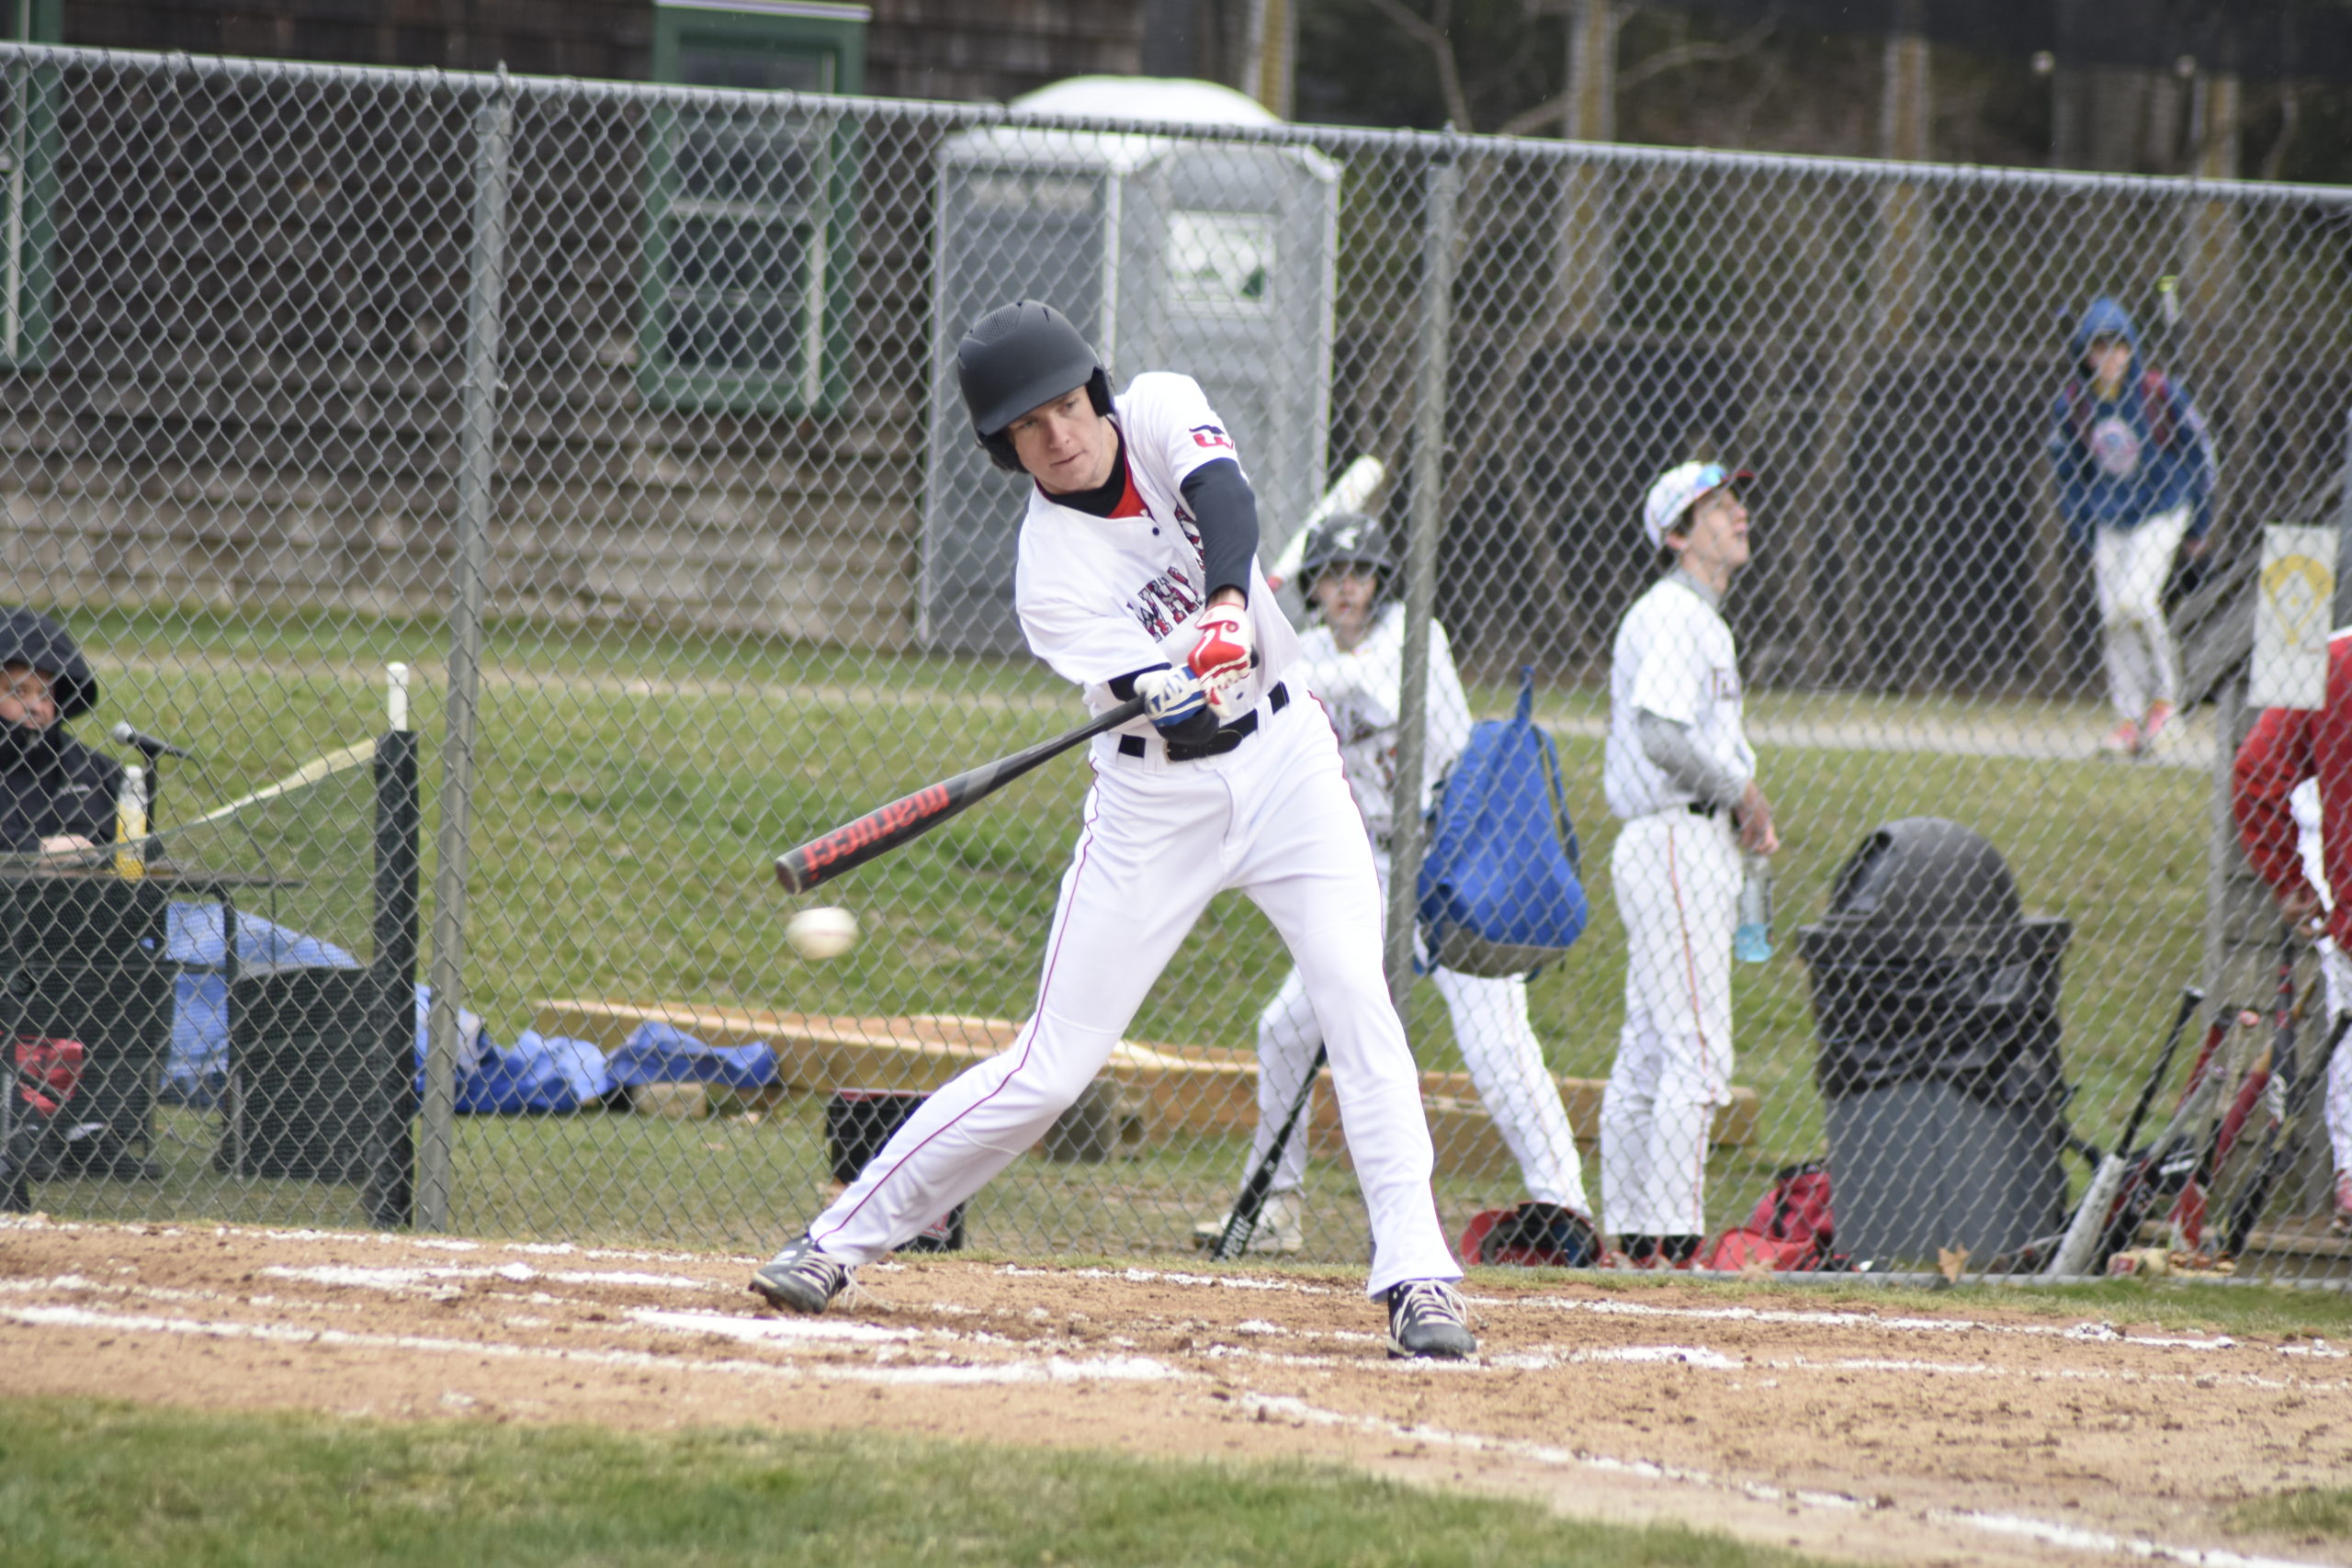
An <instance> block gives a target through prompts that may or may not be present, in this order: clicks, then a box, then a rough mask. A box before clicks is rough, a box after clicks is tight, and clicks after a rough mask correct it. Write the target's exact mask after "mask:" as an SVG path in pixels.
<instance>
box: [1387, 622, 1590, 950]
mask: <svg viewBox="0 0 2352 1568" xmlns="http://www.w3.org/2000/svg"><path fill="white" fill-rule="evenodd" d="M1534 712H1535V671H1533V670H1532V669H1527V670H1521V671H1520V672H1519V707H1518V711H1517V712H1515V713H1513V714H1512V715H1511V716H1510V717H1509V718H1490V719H1486V720H1483V721H1481V722H1480V723H1479V724H1477V725H1476V727H1474V728H1472V729H1471V731H1470V743H1469V744H1468V745H1467V746H1465V747H1464V748H1463V750H1462V756H1461V758H1460V760H1458V761H1456V762H1455V763H1454V764H1453V772H1452V773H1450V774H1448V775H1447V777H1446V781H1445V784H1444V787H1443V789H1442V791H1441V792H1440V794H1439V796H1438V800H1437V805H1436V807H1435V808H1434V810H1433V811H1432V813H1431V815H1432V816H1433V817H1434V818H1435V819H1436V820H1435V824H1434V827H1433V829H1432V830H1431V831H1430V841H1429V850H1428V852H1427V853H1426V854H1425V855H1424V856H1423V858H1422V861H1421V877H1420V884H1419V891H1420V898H1421V936H1422V940H1423V941H1424V942H1425V943H1426V944H1427V946H1428V949H1429V954H1430V962H1431V963H1432V964H1437V965H1438V966H1440V967H1442V968H1446V969H1452V970H1453V971H1455V972H1456V973H1457V974H1463V975H1487V976H1496V975H1523V974H1527V973H1529V972H1530V971H1532V970H1534V969H1538V968H1540V967H1542V966H1543V965H1544V964H1549V963H1551V962H1552V961H1553V960H1554V959H1555V958H1557V957H1559V956H1560V954H1561V953H1566V951H1567V950H1568V949H1569V948H1571V947H1573V946H1575V945H1576V940H1577V937H1579V936H1582V935H1583V934H1584V927H1585V921H1586V920H1587V919H1589V918H1590V916H1591V912H1592V911H1591V907H1590V906H1589V905H1588V904H1587V903H1586V901H1585V896H1584V884H1583V883H1582V882H1581V881H1580V880H1578V878H1577V867H1578V864H1579V863H1580V862H1581V859H1582V856H1581V852H1579V850H1578V849H1577V830H1576V827H1575V825H1574V824H1573V823H1571V822H1570V821H1569V820H1568V809H1567V804H1566V800H1565V799H1564V798H1563V796H1562V794H1561V790H1560V750H1559V748H1558V747H1557V746H1555V745H1554V744H1553V742H1552V737H1551V736H1550V735H1548V734H1546V733H1545V732H1544V731H1543V730H1541V729H1539V728H1536V727H1535V723H1534V719H1533V714H1534Z"/></svg>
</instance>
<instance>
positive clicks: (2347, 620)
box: [2335, 408, 2352, 627]
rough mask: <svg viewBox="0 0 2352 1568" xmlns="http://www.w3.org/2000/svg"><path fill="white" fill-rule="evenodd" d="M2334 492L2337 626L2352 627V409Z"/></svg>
mask: <svg viewBox="0 0 2352 1568" xmlns="http://www.w3.org/2000/svg"><path fill="white" fill-rule="evenodd" d="M2336 483H2337V485H2338V486H2339V487H2341V488H2339V489H2338V490H2337V491H2336V493H2335V625H2336V626H2338V627H2341V626H2352V408H2347V409H2346V410H2345V411H2344V467H2343V470H2342V472H2341V473H2340V474H2339V475H2338V476H2337V479H2336Z"/></svg>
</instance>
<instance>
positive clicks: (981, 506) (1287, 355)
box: [917, 76, 1340, 653]
mask: <svg viewBox="0 0 2352 1568" xmlns="http://www.w3.org/2000/svg"><path fill="white" fill-rule="evenodd" d="M1011 107H1013V108H1015V109H1020V110H1024V111H1031V112H1035V113H1042V114H1055V115H1063V116H1069V117H1070V118H1087V119H1094V120H1117V121H1128V122H1136V123H1141V124H1149V125H1161V126H1169V125H1200V126H1204V127H1210V128H1214V127H1218V126H1232V127H1250V126H1267V125H1274V124H1278V123H1279V121H1277V120H1276V119H1275V118H1274V117H1273V116H1272V114H1270V113H1268V112H1267V111H1266V110H1265V109H1264V108H1262V107H1260V106H1259V105H1258V104H1257V103H1255V102H1254V101H1252V100H1251V99H1250V98H1247V97H1244V96H1242V95H1241V94H1239V93H1237V92H1235V91H1233V90H1232V89H1231V88H1228V87H1222V86H1218V85H1216V84H1214V83H1209V82H1193V81H1181V80H1166V79H1157V78H1148V77H1147V78H1137V77H1128V76H1094V77H1078V78H1074V79H1072V80H1070V81H1067V82H1061V83H1057V84H1056V85H1053V86H1050V87H1045V88H1041V89H1039V90H1038V91H1036V92H1035V93H1031V94H1028V95H1026V96H1023V97H1020V98H1017V99H1015V100H1013V103H1012V106H1011ZM1339 188H1340V187H1339V169H1338V166H1337V165H1336V164H1333V163H1332V161H1331V160H1330V159H1329V158H1327V157H1325V156H1324V155H1323V154H1322V153H1320V152H1317V151H1316V150H1315V149H1313V148H1311V147H1303V146H1283V145H1275V144H1272V143H1270V142H1250V141H1239V140H1233V139H1230V138H1227V139H1219V138H1217V137H1216V133H1215V131H1214V130H1207V131H1204V133H1203V134H1202V136H1201V137H1199V138H1198V139H1195V138H1192V137H1184V138H1179V137H1176V136H1170V135H1165V134H1152V133H1150V132H1148V131H1119V130H1051V129H1039V128H1035V127H1026V128H1023V127H1012V126H996V127H989V128H987V129H984V130H971V131H967V132H964V133H962V134H960V135H957V136H956V137H953V138H951V139H949V140H948V141H946V142H945V143H944V145H943V147H942V148H941V151H940V179H939V210H938V223H937V228H936V234H937V242H936V243H937V246H938V249H937V253H936V254H935V257H934V265H933V275H932V276H933V307H932V345H931V346H932V356H931V363H932V393H931V427H930V442H929V445H930V452H929V457H930V464H929V482H928V484H927V485H926V486H925V489H924V496H923V536H922V582H921V585H920V592H919V599H918V604H919V616H920V618H919V622H918V626H917V636H918V638H919V639H920V641H921V642H922V646H923V647H925V648H928V649H939V650H943V651H948V652H958V653H1017V652H1020V651H1022V650H1023V647H1024V644H1023V641H1022V637H1021V630H1020V627H1019V626H1018V625H1017V624H1016V622H1015V621H1014V618H1013V613H1012V565H1013V557H1014V545H1015V540H1016V537H1017V536H1018V532H1019V527H1020V522H1021V516H1022V509H1023V506H1024V505H1025V504H1026V500H1027V498H1026V493H1025V492H1024V491H1023V489H1022V487H1021V486H1020V485H1018V484H1015V483H1013V482H1012V481H1011V480H1010V479H1008V478H1007V477H1006V476H1005V475H1004V474H1002V473H1001V472H999V471H998V470H996V469H995V468H992V467H991V466H990V464H989V459H988V455H987V454H986V453H985V452H982V451H981V450H980V448H979V446H978V444H976V443H975V442H974V441H973V439H972V427H971V421H970V418H969V416H968V415H967V413H966V412H965V410H964V401H963V398H962V396H961V394H960V393H959V392H958V391H957V389H956V373H955V367H956V341H957V340H958V339H959V338H961V337H962V336H963V335H964V333H965V331H966V329H967V328H968V327H969V326H970V325H971V324H972V322H973V321H977V320H978V319H979V317H981V316H982V315H985V314H986V313H987V312H988V311H989V310H993V309H995V308H996V307H997V306H999V305H1002V304H1006V303H1008V302H1010V301H1012V300H1014V299H1040V300H1043V301H1045V302H1046V303H1047V304H1049V305H1052V306H1055V307H1056V308H1057V309H1058V310H1061V311H1062V312H1063V313H1064V314H1066V315H1067V316H1069V319H1070V320H1071V321H1072V322H1074V323H1075V324H1076V325H1077V327H1078V329H1079V331H1080V332H1081V333H1084V334H1085V335H1086V338H1087V340H1088V341H1089V342H1090V343H1091V344H1094V347H1095V351H1096V352H1097V353H1098V354H1100V355H1102V356H1103V363H1104V364H1106V365H1107V366H1109V367H1110V370H1111V384H1112V387H1113V389H1114V391H1115V390H1118V389H1124V388H1125V385H1126V383H1127V381H1128V380H1130V379H1132V378H1134V377H1135V376H1136V375H1139V374H1141V373H1142V372H1144V371H1147V370H1178V371H1182V372H1183V373H1184V374H1186V375H1189V376H1191V377H1193V378H1194V379H1195V380H1197V381H1199V382H1200V384H1201V386H1202V388H1203V389H1204V390H1205V391H1206V392H1207V394H1208V399H1209V402H1210V405H1211V406H1212V407H1214V408H1215V409H1216V412H1217V413H1218V415H1219V416H1220V417H1221V418H1222V419H1223V420H1224V421H1225V423H1226V426H1227V429H1228V430H1229V431H1230V432H1231V433H1232V434H1233V439H1234V444H1235V446H1236V447H1237V448H1238V454H1239V457H1240V459H1241V466H1242V468H1244V469H1245V470H1246V471H1247V472H1248V473H1249V475H1250V482H1251V484H1252V486H1253V487H1254V488H1255V489H1256V491H1257V492H1258V514H1259V518H1260V522H1261V526H1262V529H1263V541H1262V543H1261V558H1262V559H1263V560H1265V561H1268V562H1272V559H1273V558H1274V554H1275V552H1276V551H1277V550H1279V549H1280V548H1281V547H1282V545H1283V542H1284V541H1285V540H1286V539H1287V537H1288V536H1289V534H1290V533H1291V531H1292V530H1293V529H1294V528H1295V525H1296V524H1297V521H1298V519H1300V518H1301V517H1303V516H1304V515H1305V514H1306V511H1307V509H1308V508H1309V507H1310V506H1312V505H1313V504H1314V502H1315V501H1316V499H1317V497H1318V496H1319V495H1320V494H1321V493H1322V490H1323V464H1324V437H1325V432H1326V430H1327V428H1328V426H1329V420H1330V394H1331V333H1332V315H1333V293H1334V284H1333V273H1334V270H1335V264H1336V258H1337V254H1338V236H1339Z"/></svg>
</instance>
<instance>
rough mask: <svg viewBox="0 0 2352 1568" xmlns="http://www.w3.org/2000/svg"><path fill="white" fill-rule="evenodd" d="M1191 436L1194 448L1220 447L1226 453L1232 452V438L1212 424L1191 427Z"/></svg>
mask: <svg viewBox="0 0 2352 1568" xmlns="http://www.w3.org/2000/svg"><path fill="white" fill-rule="evenodd" d="M1192 434H1193V446H1213V447H1221V448H1223V449H1224V450H1225V451H1227V452H1230V451H1232V450H1233V438H1232V437H1231V436H1229V435H1227V434H1226V433H1225V432H1224V431H1222V430H1220V429H1219V428H1217V427H1216V425H1214V424H1196V425H1194V426H1193V432H1192Z"/></svg>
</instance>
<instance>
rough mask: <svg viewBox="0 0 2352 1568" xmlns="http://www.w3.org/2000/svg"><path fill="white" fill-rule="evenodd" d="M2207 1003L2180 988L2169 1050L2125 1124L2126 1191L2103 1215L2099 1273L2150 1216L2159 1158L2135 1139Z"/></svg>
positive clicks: (2121, 1142) (2119, 1145) (2200, 994)
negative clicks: (2149, 1193)
mask: <svg viewBox="0 0 2352 1568" xmlns="http://www.w3.org/2000/svg"><path fill="white" fill-rule="evenodd" d="M2204 1000H2205V992H2204V991H2203V989H2202V988H2200V987H2196V986H2183V987H2181V988H2180V1011H2179V1012H2178V1013H2177V1014H2175V1015H2174V1017H2173V1021H2172V1032H2171V1033H2169V1034H2167V1035H2165V1048H2164V1049H2163V1050H2162V1051H2161V1052H2159V1053H2157V1055H2156V1066H2155V1070H2154V1072H2151V1073H2150V1074H2149V1075H2148V1081H2147V1083H2146V1084H2145V1085H2144V1086H2143V1088H2142V1089H2141V1090H2140V1099H2139V1102H2138V1103H2137V1104H2135V1105H2133V1106H2132V1107H2131V1116H2130V1117H2128V1118H2127V1119H2126V1120H2125V1121H2124V1123H2123V1135H2122V1136H2121V1137H2120V1138H2118V1139H2117V1140H2116V1141H2115V1153H2116V1156H2117V1157H2119V1158H2120V1159H2122V1160H2123V1161H2124V1162H2125V1165H2124V1171H2123V1183H2122V1189H2121V1190H2120V1191H2119V1192H2118V1193H2117V1194H2116V1195H2115V1205H2114V1207H2113V1208H2111V1209H2109V1211H2108V1213H2105V1214H2104V1215H2102V1216H2100V1217H2101V1219H2102V1220H2103V1221H2104V1222H2105V1224H2106V1229H2105V1230H2104V1231H2103V1232H2102V1233H2101V1234H2100V1235H2099V1243H2098V1255H2097V1256H2096V1257H2095V1258H2093V1260H2092V1264H2091V1269H2092V1272H2094V1273H2096V1272H2097V1271H2098V1270H2099V1269H2103V1268H2105V1267H2106V1266H2107V1260H2108V1259H2109V1258H2112V1257H2114V1256H2115V1255H2116V1254H2117V1253H2119V1252H2120V1251H2122V1250H2123V1249H2124V1248H2125V1247H2129V1246H2130V1245H2131V1241H2132V1237H2133V1235H2134V1233H2136V1232H2137V1231H2138V1230H2139V1228H2140V1222H2141V1221H2142V1220H2143V1219H2145V1218H2146V1217H2147V1200H2146V1199H2145V1198H2144V1197H2143V1196H2142V1193H2143V1190H2145V1189H2146V1186H2147V1181H2148V1174H2149V1167H2150V1165H2151V1164H2152V1163H2153V1162H2154V1160H2155V1158H2156V1157H2157V1156H2156V1151H2154V1150H2153V1149H2152V1150H2149V1151H2147V1152H2146V1153H2144V1154H2138V1155H2135V1154H2133V1153H2132V1152H2131V1140H2132V1139H2134V1138H2136V1137H2138V1136H2139V1135H2140V1124H2141V1123H2142V1122H2145V1121H2146V1120H2147V1119H2148V1108H2149V1107H2150V1106H2152V1105H2154V1103H2155V1100H2156V1091H2157V1090H2158V1089H2162V1088H2163V1087H2164V1081H2165V1077H2167V1076H2168V1075H2169V1074H2170V1073H2171V1071H2172V1058H2173V1053H2174V1052H2175V1051H2177V1050H2178V1049H2179V1046H2180V1037H2181V1034H2182V1033H2183V1032H2185V1031H2186V1030H2187V1029H2188V1021H2189V1020H2190V1019H2191V1018H2194V1017H2195V1016H2196V1015H2197V1010H2198V1008H2199V1006H2200V1005H2201V1004H2202V1003H2203V1002H2204Z"/></svg>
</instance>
